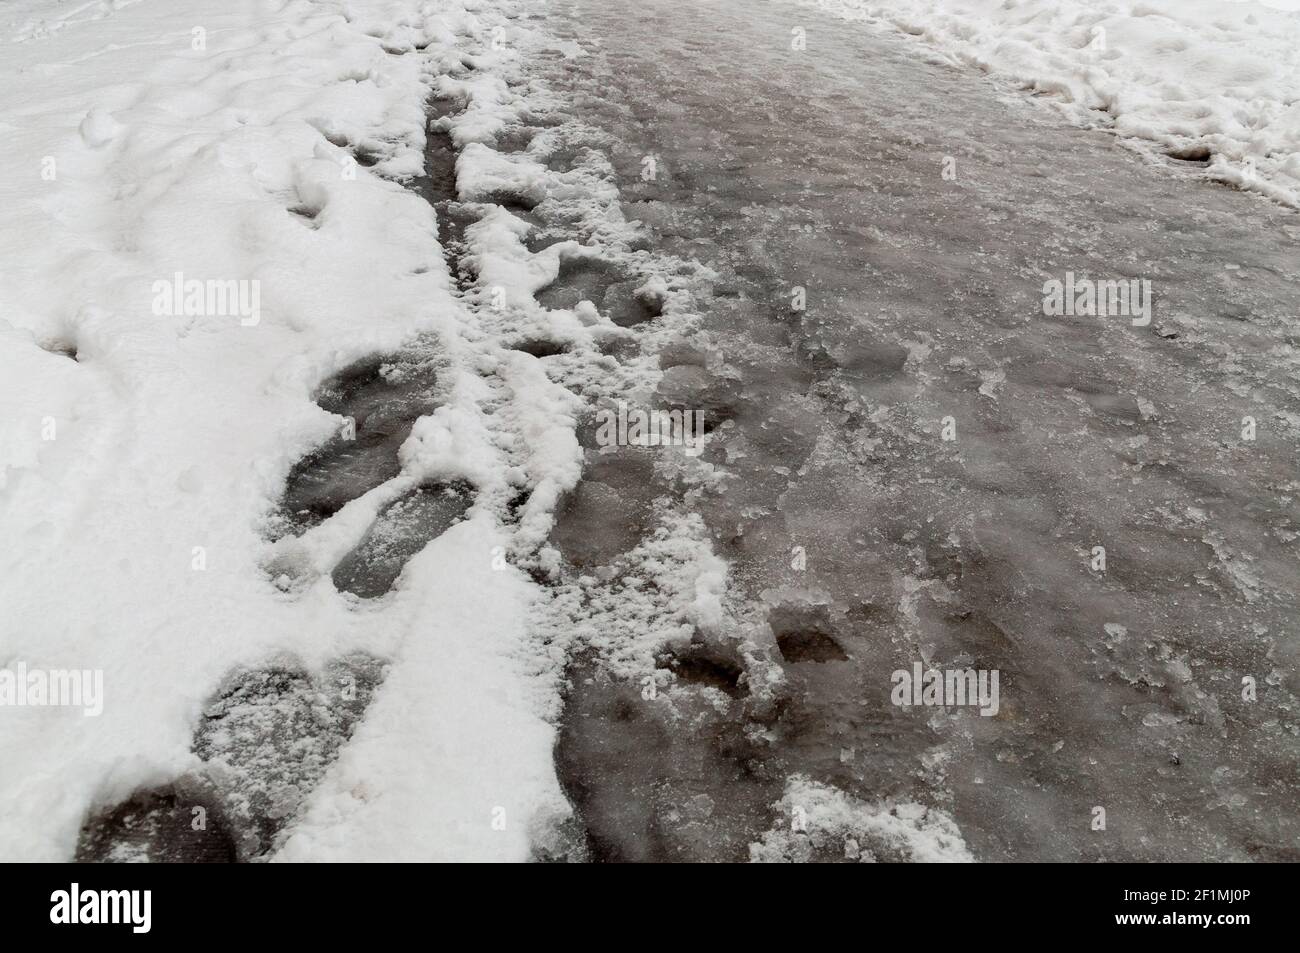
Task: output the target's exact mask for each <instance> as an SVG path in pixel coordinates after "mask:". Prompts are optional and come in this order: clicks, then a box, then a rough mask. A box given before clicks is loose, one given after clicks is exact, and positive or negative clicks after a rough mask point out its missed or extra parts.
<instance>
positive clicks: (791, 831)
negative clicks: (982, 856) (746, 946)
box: [749, 774, 974, 864]
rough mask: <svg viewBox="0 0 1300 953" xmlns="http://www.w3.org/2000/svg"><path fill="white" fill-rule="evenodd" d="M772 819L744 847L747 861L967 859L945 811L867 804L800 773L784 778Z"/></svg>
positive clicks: (900, 804) (898, 804) (914, 805)
mask: <svg viewBox="0 0 1300 953" xmlns="http://www.w3.org/2000/svg"><path fill="white" fill-rule="evenodd" d="M774 807H776V808H777V811H778V819H777V821H776V822H775V823H774V824H773V826H772V829H771V830H769V831H767V832H766V833H765V834H764V835H763V837H762V839H761V840H758V841H756V842H754V843H753V844H751V845H750V848H749V859H750V861H751V862H752V863H798V862H805V861H807V860H809V859H811V857H812V856H813V855H814V854H815V853H816V852H818V851H824V852H827V856H828V857H830V858H831V859H834V858H835V857H836V856H837V855H838V856H839V857H843V858H846V859H848V860H853V861H857V862H859V863H875V862H877V861H905V862H910V863H932V864H933V863H971V862H972V861H973V860H974V858H973V857H972V856H971V853H970V851H969V850H968V849H967V847H966V843H965V841H963V840H962V836H961V831H960V830H958V828H957V825H956V823H954V821H953V819H952V818H951V817H950V816H949V815H948V814H946V813H945V812H943V811H941V810H938V809H937V808H927V807H925V806H924V805H921V804H917V803H916V802H914V801H885V802H881V803H878V804H869V803H867V802H865V801H862V800H859V799H858V798H855V797H853V796H852V795H849V794H845V793H844V792H843V791H840V790H838V789H836V788H834V787H832V786H830V785H828V784H821V783H819V782H817V781H813V780H812V779H810V778H808V777H807V776H806V775H799V774H796V775H793V776H792V777H790V778H789V779H788V780H787V781H786V786H785V794H784V796H783V797H782V798H781V800H780V801H779V802H778V803H777V804H776V805H774Z"/></svg>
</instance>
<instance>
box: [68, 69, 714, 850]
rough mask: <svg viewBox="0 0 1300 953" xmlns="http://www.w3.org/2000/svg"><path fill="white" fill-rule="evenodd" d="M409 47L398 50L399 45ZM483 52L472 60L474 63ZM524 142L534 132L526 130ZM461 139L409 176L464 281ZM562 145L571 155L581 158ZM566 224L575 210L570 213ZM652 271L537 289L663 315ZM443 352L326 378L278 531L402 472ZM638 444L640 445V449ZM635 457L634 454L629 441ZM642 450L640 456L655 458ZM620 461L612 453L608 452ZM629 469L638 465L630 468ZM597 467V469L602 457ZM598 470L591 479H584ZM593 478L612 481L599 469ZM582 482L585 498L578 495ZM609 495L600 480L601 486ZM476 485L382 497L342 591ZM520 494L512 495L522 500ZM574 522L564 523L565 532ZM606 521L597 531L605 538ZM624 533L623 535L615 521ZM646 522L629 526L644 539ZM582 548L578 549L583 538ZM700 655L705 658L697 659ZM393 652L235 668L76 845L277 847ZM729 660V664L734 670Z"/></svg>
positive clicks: (616, 312) (421, 539)
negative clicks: (314, 437)
mask: <svg viewBox="0 0 1300 953" xmlns="http://www.w3.org/2000/svg"><path fill="white" fill-rule="evenodd" d="M396 52H400V51H396ZM466 68H467V69H468V68H471V67H468V66H467V67H466ZM457 106H458V104H456V103H454V102H450V101H447V100H438V99H435V100H432V101H431V102H430V104H429V116H430V121H431V122H433V121H436V120H437V119H438V118H439V117H441V116H444V115H448V114H450V113H451V112H452V111H454V110H455V109H456V108H457ZM322 135H324V136H325V137H326V138H327V139H328V140H329V141H331V142H333V143H334V144H335V145H337V146H339V147H341V148H347V149H349V150H351V152H352V153H353V155H354V157H355V158H356V160H357V163H358V165H361V166H363V167H371V166H374V165H375V164H376V163H377V162H378V161H379V159H380V158H381V155H380V153H379V152H378V151H376V150H375V149H373V148H369V147H368V146H367V145H366V144H364V143H363V144H360V145H358V144H355V143H352V142H350V141H349V140H347V139H346V138H345V137H342V136H340V135H339V134H336V133H333V132H332V131H330V130H322ZM524 142H526V140H524ZM456 155H457V153H456V150H455V149H454V148H453V146H452V143H451V139H450V137H449V136H448V135H447V134H446V133H445V132H441V131H439V130H438V129H437V128H436V127H434V128H433V129H432V131H430V132H429V134H428V137H427V145H426V149H425V172H424V174H423V175H422V176H420V177H418V178H416V179H415V180H413V181H411V182H410V183H408V186H409V187H410V188H411V189H412V190H413V191H414V192H416V193H417V194H419V195H421V196H422V197H423V198H424V199H425V200H426V201H428V202H429V203H430V204H431V205H432V206H433V207H434V209H435V211H436V213H437V221H438V229H439V234H438V238H439V242H440V244H441V245H442V247H443V249H444V254H445V256H446V258H447V264H448V266H449V269H450V271H451V273H452V275H453V277H454V278H455V279H456V280H457V283H458V287H459V288H460V290H461V291H462V292H464V291H467V290H469V289H470V287H471V286H472V284H473V281H474V276H473V275H472V274H471V273H469V270H468V269H467V267H466V266H465V264H464V261H463V259H464V253H465V250H466V249H465V239H464V233H465V228H466V227H467V226H468V225H469V224H472V223H473V222H474V221H476V220H477V219H478V217H479V216H480V214H481V213H482V210H483V208H484V206H482V205H472V204H469V203H461V202H459V201H458V200H457V194H456V175H455V164H456ZM572 160H573V156H572V155H567V156H566V157H561V159H560V164H563V163H565V162H571V161H572ZM494 198H495V199H497V200H498V203H499V204H502V205H503V206H505V207H507V208H508V209H510V210H511V211H512V213H513V214H516V215H519V216H520V217H524V218H526V219H527V220H529V221H530V223H531V224H533V225H535V226H541V225H542V224H543V223H542V221H541V219H540V218H538V216H536V215H534V214H532V212H531V209H532V207H533V203H530V202H526V201H524V200H522V199H521V198H520V197H517V196H508V195H501V196H494ZM322 211H323V208H321V207H316V206H314V205H311V204H309V203H307V202H305V201H303V200H302V199H301V197H299V198H298V200H297V201H296V203H295V204H292V205H289V206H288V207H287V208H286V212H287V213H288V214H291V215H294V216H296V217H298V218H300V219H302V220H303V224H304V225H306V226H308V227H312V228H315V227H317V224H318V222H317V219H318V218H319V216H320V214H321V213H322ZM559 227H560V229H563V223H561V224H560V226H559ZM563 237H568V236H561V237H556V235H555V234H554V229H551V230H546V229H542V228H540V227H539V228H536V229H535V234H534V235H533V236H531V237H530V239H529V242H528V245H529V248H530V250H533V251H537V250H540V249H541V248H544V247H545V246H546V245H548V244H551V243H553V242H555V241H559V240H563ZM640 284H641V281H640V280H639V279H637V278H635V277H634V276H633V275H630V274H627V273H624V272H623V271H622V270H621V269H620V267H619V266H618V265H615V264H613V263H610V262H606V261H604V260H602V259H599V258H592V257H588V258H584V259H582V260H579V261H574V262H566V263H565V264H564V266H563V268H562V269H561V272H560V275H559V277H558V278H557V280H556V281H555V282H554V283H553V284H552V285H551V286H550V287H549V288H547V289H546V290H545V291H543V292H542V293H541V294H540V295H539V296H538V297H539V302H540V303H541V304H542V305H543V306H545V307H548V308H568V307H573V306H574V305H576V304H577V303H578V301H580V300H583V299H586V300H591V301H593V302H596V303H597V304H598V305H600V306H601V307H602V309H603V310H605V311H606V312H607V313H609V314H610V316H611V319H612V320H613V321H614V322H615V323H616V324H618V325H620V326H622V327H633V326H635V325H638V324H642V323H644V322H647V321H650V320H652V319H654V318H655V317H658V316H659V314H660V311H661V304H660V302H657V301H656V300H654V299H646V298H645V297H638V296H636V295H635V294H634V290H635V289H636V287H637V286H638V285H640ZM509 346H510V347H511V348H512V349H514V350H519V351H523V352H525V353H528V354H531V355H532V356H534V357H536V358H538V359H545V358H547V357H551V356H554V355H557V354H560V353H563V352H564V351H565V349H566V345H564V344H563V343H561V342H558V341H554V340H551V339H549V338H547V337H545V336H539V335H532V336H527V337H524V338H522V339H520V340H517V341H515V342H513V343H512V344H510V345H509ZM438 365H439V356H438V348H437V345H436V342H428V341H418V342H414V343H413V344H412V345H410V346H408V348H406V349H404V350H403V352H402V353H399V354H397V355H390V356H375V357H373V358H371V359H368V360H364V361H361V362H359V363H357V364H355V365H353V366H351V367H349V368H347V369H345V370H343V371H342V372H341V373H339V374H337V375H335V376H334V377H332V378H330V379H329V380H327V381H325V382H324V383H323V384H322V385H321V387H320V388H319V391H318V393H317V395H316V401H317V403H318V405H319V406H320V407H321V408H322V409H323V410H326V411H329V412H330V413H332V414H335V415H338V416H339V417H340V418H342V419H343V421H344V422H345V428H344V429H343V430H341V431H340V432H339V433H338V434H336V435H335V436H333V437H332V438H330V439H329V440H328V441H326V442H325V443H324V444H323V445H321V446H319V447H317V448H316V449H315V450H313V451H312V452H311V453H309V454H308V455H307V456H305V457H304V458H303V459H301V460H300V461H299V462H298V463H297V464H296V465H295V466H294V467H293V468H292V470H291V472H290V473H289V475H288V478H287V481H286V485H285V489H284V493H283V495H282V497H281V499H280V501H279V503H278V505H277V507H276V508H275V512H274V513H273V514H272V516H271V518H270V520H269V522H268V527H267V536H268V538H269V539H270V540H271V541H273V542H274V541H277V540H283V539H286V538H290V537H301V536H302V535H303V534H304V533H307V532H309V531H310V530H312V529H313V528H315V527H318V526H321V525H322V524H324V523H326V522H327V521H328V520H330V519H332V518H333V517H335V516H336V515H337V514H338V513H339V511H340V510H342V509H343V508H344V507H345V506H346V505H347V504H348V503H350V502H352V501H353V500H356V499H358V498H359V497H361V496H363V495H364V494H366V493H367V492H369V491H371V490H374V489H376V488H378V487H380V486H382V485H384V484H385V483H387V482H388V481H390V480H393V479H394V478H396V477H398V475H399V473H400V464H399V461H398V450H399V448H400V447H401V445H402V443H403V442H404V441H405V440H406V438H407V437H408V436H409V434H410V432H411V428H412V427H413V426H414V424H415V422H416V421H417V420H418V419H419V418H420V417H422V416H425V415H427V414H430V413H432V412H433V411H434V410H435V409H436V408H437V406H438V401H437V384H438V373H437V372H438ZM634 453H635V452H634ZM627 459H629V460H630V459H631V457H628V458H627ZM643 462H644V461H643ZM606 469H609V468H606ZM609 472H610V474H611V475H610V476H608V477H607V478H608V479H611V480H613V481H614V482H615V483H618V484H621V486H622V490H623V491H624V492H625V493H627V492H631V493H632V495H633V496H640V497H643V499H641V500H640V502H639V505H640V507H641V509H642V510H644V511H646V512H648V509H649V502H650V498H649V495H648V494H651V493H652V492H653V490H652V485H651V481H650V480H648V479H644V477H645V476H646V473H645V470H644V467H643V466H642V465H638V464H637V463H635V462H633V463H632V464H631V466H630V467H629V468H628V469H627V472H626V473H624V474H622V475H621V476H620V475H618V474H617V467H615V468H613V469H612V470H610V471H609ZM628 474H631V475H633V477H635V479H633V480H629V479H628ZM596 475H597V476H598V477H599V476H600V471H599V468H598V469H597V473H596ZM587 485H588V484H587V483H586V482H585V481H584V484H583V486H584V487H585V486H587ZM591 485H592V486H596V487H600V486H603V485H605V484H601V483H600V482H599V480H597V481H595V482H593V483H592V484H591ZM584 492H585V491H581V490H580V491H579V492H578V493H577V494H576V495H575V497H574V499H577V500H582V499H583V498H584V497H583V493H584ZM597 495H599V491H597ZM473 501H474V491H473V488H472V487H470V486H468V485H466V484H463V483H452V484H437V483H435V484H427V485H421V486H417V487H415V488H414V489H412V490H410V491H409V492H407V493H406V494H405V495H403V496H401V497H400V498H398V499H397V500H395V501H394V502H392V503H390V504H388V505H387V506H385V507H384V508H383V509H382V510H381V511H380V512H379V514H378V517H377V518H376V519H375V521H374V522H373V524H372V525H371V526H370V527H369V529H368V530H367V531H366V532H365V534H364V536H363V537H362V538H361V540H360V542H359V543H358V544H357V545H356V546H355V547H354V548H353V549H352V550H351V551H350V552H348V553H347V554H346V555H345V556H344V557H343V558H342V559H341V560H340V561H339V562H338V563H337V565H336V566H335V567H334V568H333V570H332V572H331V578H332V581H333V583H334V585H335V587H336V588H337V589H338V590H339V591H340V593H348V594H351V595H352V596H355V597H357V598H358V599H363V600H370V599H376V598H379V597H382V596H383V595H385V594H386V593H388V592H389V591H390V589H391V588H392V586H393V584H394V582H395V581H396V580H397V578H398V577H399V575H400V574H401V571H402V568H403V567H404V566H405V564H406V562H407V560H409V559H410V558H411V557H412V556H414V555H415V554H416V553H418V552H419V551H420V550H421V549H423V548H424V547H425V546H426V545H427V544H428V543H429V542H431V541H432V540H434V539H436V538H437V537H438V536H440V535H441V534H442V533H444V532H446V531H447V529H449V528H450V527H451V526H453V525H454V524H455V523H457V522H459V521H460V520H461V519H462V518H463V517H464V515H465V513H466V511H467V510H468V509H469V508H470V506H471V505H472V504H473ZM517 502H518V501H516V503H517ZM596 502H597V501H595V500H588V506H585V507H584V506H583V505H582V504H581V503H579V504H578V505H577V506H575V505H574V500H573V499H571V500H570V501H569V505H568V508H567V515H568V519H564V520H561V523H562V524H563V525H564V526H567V527H569V531H568V535H567V539H568V540H569V542H571V543H574V544H578V543H579V541H580V540H581V539H582V538H583V536H584V534H582V533H581V532H580V529H579V528H578V527H577V526H576V520H575V518H578V519H580V517H581V514H582V513H583V512H584V510H586V509H589V507H590V505H591V504H593V503H596ZM562 535H563V534H562ZM599 535H600V534H590V538H593V539H594V538H596V537H597V536H599ZM616 538H617V537H616ZM634 543H635V538H634V537H627V538H626V539H623V540H621V542H620V545H628V546H630V545H632V544H634ZM574 557H575V558H574V562H576V563H581V562H582V558H581V556H580V555H579V554H577V553H576V552H575V553H574ZM299 568H300V567H295V566H294V565H292V561H291V560H290V562H289V563H278V562H274V561H273V562H271V563H270V564H268V566H267V570H268V577H269V579H270V580H271V582H272V583H273V584H275V585H278V586H280V587H281V588H284V589H291V588H292V587H293V585H294V578H293V577H294V574H295V572H296V571H297V570H298V569H299ZM701 664H703V663H701ZM384 671H385V662H384V660H382V659H379V658H375V657H373V656H370V655H366V654H354V655H350V656H347V657H344V658H340V659H336V660H335V661H334V662H332V663H330V664H329V665H327V666H326V667H325V668H324V670H322V671H319V672H313V671H308V670H307V669H305V668H304V667H302V666H301V665H300V664H298V663H297V662H296V661H295V660H293V659H273V660H270V661H269V662H268V663H267V664H266V665H265V666H264V667H260V668H249V669H241V670H238V671H235V672H232V673H231V674H230V675H229V676H228V678H227V680H226V682H225V684H223V685H222V686H221V687H220V688H219V689H218V690H217V692H216V693H215V694H214V696H213V697H212V699H211V701H210V702H209V704H208V705H207V707H206V708H205V709H204V712H203V715H202V717H201V719H200V722H199V724H198V725H197V726H196V728H195V731H194V736H193V740H192V744H191V750H192V751H193V752H194V754H195V755H196V756H197V757H198V759H199V761H200V762H201V764H202V768H201V769H197V770H195V771H193V772H191V773H188V774H186V775H184V776H182V777H178V778H176V779H175V780H174V781H172V782H171V783H169V784H165V785H161V786H157V787H152V788H148V789H141V790H138V791H136V792H134V793H133V794H132V795H131V796H130V797H129V798H127V799H126V800H124V801H122V802H119V803H117V804H115V805H112V806H110V807H107V808H103V809H101V810H97V811H92V813H91V814H90V815H89V816H88V817H87V818H86V820H85V822H84V824H83V827H82V830H81V832H80V835H79V838H78V842H77V846H76V855H75V856H76V860H77V861H80V862H117V861H150V862H232V861H256V860H260V859H264V858H266V857H268V856H269V855H270V854H272V853H273V852H274V850H275V849H276V848H277V846H278V843H279V840H278V839H279V838H280V837H281V836H282V835H283V833H284V832H285V831H286V829H287V826H288V825H289V823H290V822H291V821H292V819H293V818H294V816H295V815H296V813H297V812H298V810H299V809H300V808H301V806H302V805H303V803H304V802H305V800H306V798H307V796H308V795H309V794H310V792H311V791H312V789H313V788H314V787H315V785H316V784H317V783H318V782H319V781H320V779H321V778H322V777H323V776H324V774H325V772H326V770H327V768H328V767H329V765H330V764H331V763H332V762H333V761H334V759H335V758H336V757H337V754H338V751H339V749H340V747H341V746H342V745H343V744H344V743H345V742H346V741H347V740H348V738H349V737H351V734H352V731H353V729H354V728H355V726H356V724H357V722H358V721H359V720H360V718H361V717H362V715H363V714H364V713H365V710H366V707H367V705H368V704H369V702H370V700H371V698H372V696H373V694H374V692H375V691H376V690H377V689H378V687H379V686H380V684H381V683H382V681H383V677H384ZM734 674H736V673H732V674H729V675H727V676H726V677H727V678H729V679H731V681H732V682H734V681H735V679H734V677H733V675H734Z"/></svg>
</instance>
